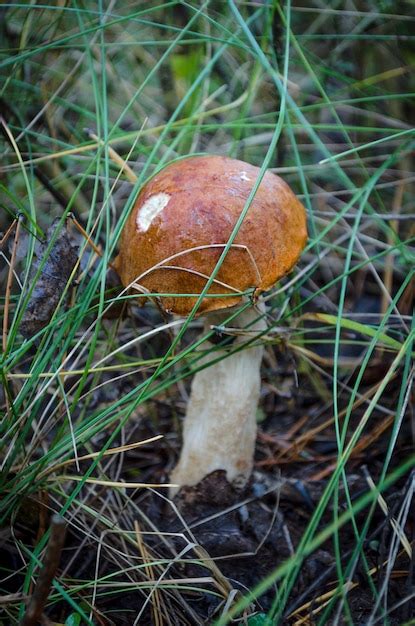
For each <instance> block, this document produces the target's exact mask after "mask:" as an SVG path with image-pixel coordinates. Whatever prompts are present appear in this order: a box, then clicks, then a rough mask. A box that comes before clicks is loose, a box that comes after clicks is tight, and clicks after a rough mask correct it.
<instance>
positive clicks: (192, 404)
mask: <svg viewBox="0 0 415 626" xmlns="http://www.w3.org/2000/svg"><path fill="white" fill-rule="evenodd" d="M264 311H265V305H264V304H263V303H260V304H259V305H257V306H256V307H255V308H254V307H250V308H249V309H247V310H246V311H244V312H243V313H241V314H240V315H239V316H238V317H237V318H236V319H235V320H234V321H232V324H231V325H232V327H239V328H247V333H246V334H244V333H241V335H239V336H237V337H236V339H235V341H234V342H233V343H232V345H231V349H234V348H235V347H236V346H237V344H243V343H246V341H247V338H248V337H249V335H248V333H252V331H262V330H265V328H266V323H265V319H264V318H262V319H257V318H258V317H260V315H261V312H264ZM229 315H230V309H227V310H226V311H221V312H215V313H209V314H208V315H206V317H205V324H206V327H207V328H209V327H210V325H212V324H216V325H218V324H220V323H221V322H222V321H223V320H224V319H226V318H227V317H229ZM203 347H205V348H209V347H211V344H210V343H209V342H208V341H206V343H205V344H204V346H203ZM262 354H263V347H262V346H261V345H258V346H255V347H252V348H247V349H246V350H241V351H239V352H237V353H236V354H232V355H231V356H229V350H228V351H227V350H222V349H221V350H214V351H213V352H211V353H210V354H209V355H207V356H206V357H204V358H203V360H201V363H208V362H209V361H212V360H214V359H217V358H219V357H223V358H222V359H221V360H220V361H218V362H217V363H214V364H213V365H211V366H210V367H207V368H205V369H203V370H200V371H199V372H197V373H196V374H195V377H194V379H193V382H192V388H191V394H190V399H189V404H188V407H187V412H186V417H185V421H184V428H183V447H182V452H181V456H180V460H179V462H178V464H177V466H176V467H175V469H174V470H173V472H172V474H171V477H170V482H171V483H175V484H177V485H178V487H173V488H172V492H171V495H174V494H175V493H176V492H177V491H178V490H179V488H180V487H182V486H184V485H189V486H191V485H196V484H197V483H199V482H200V481H201V480H202V479H203V478H204V477H205V476H207V475H208V474H210V473H211V472H213V471H215V470H225V471H226V475H227V479H228V481H229V482H230V483H232V484H233V485H234V486H235V487H237V488H242V487H243V486H244V485H245V484H246V482H247V481H248V479H249V476H250V474H251V472H252V467H253V459H254V449H255V439H256V430H257V426H256V412H257V407H258V400H259V394H260V388H261V378H260V367H261V360H262Z"/></svg>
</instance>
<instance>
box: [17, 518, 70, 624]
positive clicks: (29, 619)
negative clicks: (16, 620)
mask: <svg viewBox="0 0 415 626" xmlns="http://www.w3.org/2000/svg"><path fill="white" fill-rule="evenodd" d="M65 535H66V522H65V520H64V519H63V517H61V516H60V515H54V516H53V517H52V520H51V528H50V537H49V541H48V545H47V547H46V554H45V558H44V561H43V567H42V569H41V570H40V572H39V576H38V579H37V583H36V587H35V590H34V592H33V594H32V596H31V598H30V600H29V604H28V607H27V609H26V612H25V614H24V616H23V618H22V620H21V621H20V626H37V624H38V622H39V621H40V619H41V617H42V612H43V609H44V606H45V604H46V601H47V599H48V596H49V592H50V587H51V585H52V580H53V578H54V576H55V574H56V570H57V569H58V566H59V562H60V558H61V552H62V548H63V544H64V542H65Z"/></svg>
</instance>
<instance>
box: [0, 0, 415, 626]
mask: <svg viewBox="0 0 415 626" xmlns="http://www.w3.org/2000/svg"><path fill="white" fill-rule="evenodd" d="M407 8H408V6H407V4H406V3H398V4H396V3H388V2H384V3H382V4H381V5H378V4H377V3H369V4H368V5H367V10H354V9H351V8H350V7H349V5H348V6H347V8H346V7H345V5H344V4H343V3H335V5H333V6H332V7H325V8H324V10H322V9H321V8H320V7H319V5H317V4H313V5H312V6H305V7H292V6H291V5H290V3H287V4H286V5H284V6H283V5H281V4H279V3H240V4H236V3H234V2H232V1H231V0H230V1H229V2H228V3H216V2H206V3H197V4H193V3H186V2H175V1H173V2H166V3H160V4H158V3H155V2H150V3H144V4H143V5H140V4H139V5H137V4H136V3H131V4H128V3H127V4H122V5H121V4H120V3H116V2H110V3H109V4H108V5H106V6H104V5H103V4H102V3H97V4H95V5H93V6H92V5H85V6H84V5H79V3H66V4H63V5H59V6H58V5H57V6H46V5H44V4H37V3H31V4H25V3H6V4H3V6H2V9H1V10H2V13H3V16H4V18H5V19H4V20H3V35H2V50H1V62H0V68H1V72H2V76H3V81H2V87H1V90H0V98H1V102H2V109H3V114H2V115H3V118H2V130H3V138H4V143H3V160H2V174H3V182H2V191H3V200H2V206H3V208H4V211H3V213H2V215H1V228H2V230H3V231H4V232H6V231H7V232H8V233H9V234H8V239H7V242H6V241H5V242H4V244H3V247H2V262H3V264H2V268H1V270H0V271H1V277H2V283H3V284H4V289H3V293H2V299H1V304H2V312H3V329H2V330H3V336H2V343H3V351H2V362H1V379H2V385H3V397H2V407H3V410H4V415H3V419H2V423H1V445H2V448H1V468H2V474H1V481H2V486H1V488H2V500H1V502H0V521H1V525H2V526H1V528H2V535H3V534H4V537H5V551H4V554H5V559H4V561H2V563H3V564H2V565H1V566H0V577H1V581H2V582H1V583H0V589H1V592H0V593H1V594H2V595H3V596H5V597H6V599H5V601H4V602H2V604H1V611H2V612H3V615H4V616H3V620H6V621H7V620H9V622H16V621H18V620H19V619H21V617H22V616H23V614H24V611H25V606H26V601H27V598H28V597H29V596H31V594H32V591H33V589H32V585H33V581H34V580H36V578H37V574H38V572H39V568H40V565H41V562H42V558H43V555H44V550H45V546H46V545H47V541H48V535H49V531H48V526H49V519H50V514H51V512H58V513H60V514H61V515H62V516H64V517H65V519H66V521H67V524H68V535H67V542H66V548H65V549H64V553H63V554H64V557H63V559H62V563H61V567H60V569H59V571H58V572H57V575H56V577H55V579H54V582H53V587H52V590H51V593H50V594H49V599H48V604H47V606H45V607H44V610H45V612H46V613H47V614H48V615H52V616H53V618H54V619H56V620H61V621H65V620H67V623H80V621H81V620H83V622H82V623H86V624H93V623H111V621H110V620H112V622H113V623H116V624H119V623H120V624H121V623H126V624H133V623H140V621H142V620H146V621H147V623H149V622H150V620H152V621H153V623H154V624H163V623H173V624H185V623H186V624H193V623H194V624H197V623H202V621H203V620H206V619H208V618H207V617H206V615H203V610H205V609H203V610H202V608H200V607H199V609H198V604H197V602H196V601H195V598H196V599H201V598H202V599H205V598H206V597H209V598H211V605H212V606H213V605H214V606H215V611H214V612H212V614H211V615H210V617H209V619H210V621H211V622H212V623H213V622H215V623H217V624H225V623H228V622H229V621H230V619H231V617H232V616H236V615H238V616H241V615H243V613H244V612H245V621H246V622H247V623H251V624H253V623H255V622H254V617H253V612H255V610H256V609H257V608H258V606H259V605H256V604H255V601H257V600H258V599H259V602H261V600H260V598H261V596H262V594H263V593H264V592H265V590H267V589H273V590H274V592H273V593H274V599H273V601H272V602H271V604H270V608H269V610H268V609H267V610H266V611H264V612H263V615H262V617H261V618H260V617H258V616H257V617H256V618H255V619H257V620H259V619H262V620H263V623H267V620H268V623H295V624H301V623H305V621H306V620H307V619H310V620H313V621H314V622H315V623H320V624H326V623H329V622H333V623H337V622H341V621H342V620H343V619H344V620H347V621H350V622H353V621H356V622H357V621H359V619H364V620H365V621H366V623H369V624H375V623H379V621H381V622H382V623H391V624H392V623H396V622H398V621H400V622H404V621H405V620H409V619H410V617H411V614H412V613H411V611H413V604H411V602H412V603H413V598H411V595H410V593H411V592H410V589H411V587H410V585H411V572H412V569H413V556H412V550H413V546H412V538H411V536H410V535H409V525H408V524H407V521H408V519H409V515H410V510H411V508H410V507H411V498H412V495H413V466H414V459H413V456H412V457H411V447H412V445H413V441H412V437H413V428H412V431H411V420H412V421H413V407H412V405H411V385H412V381H413V354H414V346H413V343H414V323H413V301H414V267H415V265H414V235H415V233H414V228H413V218H414V215H413V204H412V198H413V176H412V160H411V156H412V152H413V147H414V135H413V122H414V119H413V118H414V113H413V107H412V100H413V95H414V94H413V91H414V87H413V84H412V78H411V75H410V67H411V64H412V62H413V59H412V56H411V55H412V52H411V44H412V39H413V35H411V26H412V24H413V18H412V17H411V15H410V14H409V11H408V10H407ZM205 152H209V153H218V154H226V155H229V156H233V157H236V158H241V159H244V160H247V161H249V162H251V163H253V164H256V165H258V166H263V168H266V167H269V168H272V170H273V171H275V172H277V173H279V174H280V175H282V176H283V177H285V178H286V180H287V181H288V182H289V184H290V185H291V186H292V187H293V188H294V189H296V191H297V192H298V194H299V195H300V196H301V198H302V200H303V202H304V204H305V206H306V207H307V210H308V215H309V232H310V239H309V243H308V246H307V249H306V251H305V254H304V255H303V258H302V261H301V264H300V265H299V267H298V268H297V270H295V272H294V273H293V274H292V275H291V276H290V277H288V278H287V279H286V280H285V281H284V282H283V283H282V284H280V285H278V286H277V287H276V288H275V289H274V290H273V291H272V292H271V293H270V294H268V295H267V303H268V306H269V328H268V331H267V333H266V335H264V337H263V338H262V340H263V341H264V342H265V343H266V345H267V351H268V357H267V362H266V365H265V370H264V377H265V379H266V384H265V385H264V400H263V418H264V420H263V421H262V422H261V430H262V431H263V433H264V439H263V440H261V436H260V438H259V439H260V441H259V445H258V455H257V457H258V458H257V460H258V467H262V468H266V469H267V472H268V474H269V476H270V477H273V478H275V477H276V476H277V470H278V468H281V471H282V473H283V476H284V477H288V478H295V479H296V480H300V481H302V483H303V484H305V485H307V486H308V487H309V488H310V489H313V488H316V489H317V495H316V497H315V499H314V500H313V502H314V506H313V508H312V510H310V511H307V512H306V513H305V512H304V511H298V517H296V518H290V517H289V515H288V517H287V511H285V509H284V506H283V505H281V510H280V512H281V515H286V518H285V522H284V523H285V527H286V529H287V530H288V532H294V535H295V537H296V541H295V542H294V543H293V545H292V556H291V557H290V558H289V559H287V560H285V561H284V562H282V563H278V564H275V569H274V570H273V571H271V572H270V573H269V576H268V577H267V578H266V579H264V580H262V581H260V582H259V583H258V585H257V587H255V588H254V589H251V590H246V592H242V593H241V592H240V591H238V592H236V587H234V585H233V583H232V582H230V578H232V577H226V576H224V575H223V572H222V570H221V562H220V560H219V561H217V562H215V560H212V559H211V558H210V555H208V554H205V553H204V552H203V550H202V548H201V547H200V546H198V545H197V540H196V539H195V537H194V535H193V533H192V529H191V528H189V527H188V526H186V525H184V526H183V529H182V532H178V533H177V532H174V533H172V535H174V537H173V538H172V536H170V535H169V533H166V532H165V531H162V530H161V529H160V528H159V527H158V525H157V524H156V523H155V522H154V521H152V520H151V519H149V518H148V516H147V515H146V510H147V509H146V508H145V506H144V503H145V498H146V495H145V494H146V493H148V491H149V490H150V489H152V487H148V486H147V487H143V485H150V484H151V485H160V484H163V483H165V482H166V476H167V474H168V470H169V469H170V468H171V467H172V465H173V464H174V455H175V454H176V452H177V449H178V436H177V435H172V431H174V430H175V432H176V433H178V432H179V416H180V414H181V413H182V409H183V405H184V401H185V397H186V384H187V380H188V379H189V376H190V375H191V373H192V372H194V371H196V370H197V368H198V361H199V359H200V357H201V351H200V349H199V345H200V341H197V340H195V337H196V334H195V333H194V328H195V326H197V324H198V322H197V319H195V320H193V321H173V320H169V321H168V322H166V321H165V320H163V319H161V318H160V317H159V315H158V314H157V312H155V311H154V310H152V309H151V308H150V307H147V308H144V309H142V310H141V309H138V308H137V307H136V305H135V300H136V299H135V300H133V302H131V296H129V295H128V294H125V293H123V294H121V295H120V294H119V292H117V291H116V290H114V289H113V288H111V286H110V283H109V277H108V267H109V264H110V262H111V259H112V258H113V255H114V252H115V250H116V247H117V241H118V238H119V235H120V232H121V229H122V227H123V224H124V223H125V220H126V218H127V215H128V213H129V211H130V209H131V207H132V205H133V203H134V198H135V197H136V194H137V191H138V189H139V188H140V186H141V185H142V184H143V182H144V181H145V180H146V179H147V178H148V177H149V176H150V175H151V174H153V173H154V172H155V171H157V170H158V169H160V168H162V167H163V166H164V165H165V164H167V163H168V162H170V161H171V160H173V159H176V158H179V157H182V156H184V155H187V154H193V153H205ZM71 213H73V214H74V215H75V217H76V219H77V221H78V222H79V223H80V224H82V226H83V228H84V230H85V232H86V233H87V238H85V237H82V236H79V235H78V234H77V231H76V230H75V229H74V227H73V226H72V225H70V224H69V223H68V226H66V223H67V218H68V216H69V215H70V214H71ZM56 217H58V218H60V221H59V225H58V228H57V231H56V236H59V232H60V231H61V230H62V229H65V228H68V229H69V231H70V233H71V235H72V237H73V240H74V241H75V243H76V245H77V246H78V258H79V260H80V265H79V267H78V268H74V272H73V275H72V276H71V279H70V280H69V281H68V282H67V285H66V287H65V288H64V290H63V291H62V293H61V297H60V300H59V305H58V306H57V307H56V309H55V310H54V312H53V315H52V317H51V319H50V321H49V322H48V323H47V324H46V326H44V327H43V328H41V329H40V330H38V332H36V334H35V335H34V336H33V337H31V338H30V339H26V340H25V339H24V338H23V336H22V334H21V322H22V318H23V315H24V312H25V309H26V307H27V303H28V301H29V298H30V297H31V294H32V293H33V290H34V288H35V284H36V280H34V279H33V264H34V261H35V253H36V244H37V242H38V241H39V239H41V238H42V236H43V235H44V233H45V232H46V231H47V229H48V227H49V226H50V224H51V223H52V221H53V219H54V218H56ZM9 227H12V228H11V230H10V232H9V231H8V228H9ZM13 227H14V230H13ZM52 244H53V241H51V242H50V247H51V246H52ZM94 250H98V251H99V254H97V253H96V252H95V251H94ZM45 263H46V261H43V265H42V262H41V263H40V265H39V269H38V272H39V273H40V272H42V268H43V267H44V264H45ZM114 302H116V303H117V304H119V303H125V305H128V306H129V311H130V314H129V316H128V317H124V318H122V317H118V318H116V319H108V315H107V313H108V311H109V310H111V306H114ZM174 333H176V334H175V336H174ZM293 362H294V366H293ZM278 363H281V364H282V365H280V366H278ZM283 366H285V367H286V369H287V370H288V372H289V374H286V373H284V371H283ZM284 377H285V384H286V383H287V379H288V387H289V390H290V391H289V394H288V395H290V394H291V398H290V399H288V400H284V398H280V399H279V400H278V403H277V402H276V398H275V389H276V388H278V384H279V382H281V380H284ZM276 379H277V381H276ZM295 380H298V381H299V383H298V385H299V386H298V388H297V389H296V387H295ZM295 389H296V390H295ZM282 395H284V394H282ZM279 406H282V407H283V408H282V411H281V413H282V415H281V419H280V420H277V419H276V418H275V417H273V416H274V415H275V413H276V411H278V407H279ZM305 418H306V419H305ZM172 424H173V425H174V428H172ZM412 426H413V425H412ZM287 431H288V432H289V433H291V435H290V436H289V437H288V438H286V439H285V440H284V436H286V435H285V433H286V432H287ZM159 435H163V438H161V439H157V437H158V436H159ZM265 435H267V437H268V438H267V439H265ZM155 438H156V439H155ZM281 438H282V439H281ZM282 440H283V443H284V445H281V441H282ZM146 441H147V443H145V442H146ZM141 444H143V445H141ZM158 493H159V495H158V496H155V497H156V498H165V497H166V496H164V495H163V493H164V492H163V491H162V490H160V491H159V492H158ZM169 506H170V505H169ZM172 506H173V505H172ZM176 514H177V516H179V512H177V513H176ZM296 525H298V526H299V528H301V532H299V533H297V532H296ZM154 537H157V541H155V540H154ZM319 550H324V551H325V553H327V554H329V555H330V564H331V565H330V567H329V568H327V572H328V577H327V576H326V577H324V576H321V577H320V579H319V578H318V577H317V579H316V580H313V581H310V582H309V583H307V581H306V576H305V573H306V572H307V567H309V563H310V559H311V557H313V555H314V556H315V555H316V554H319ZM184 561H186V563H187V564H189V563H197V564H199V565H200V566H201V567H202V572H203V573H202V574H201V575H200V576H194V577H190V576H188V575H187V574H183V571H184V570H182V569H180V568H181V565H182V564H183V562H184ZM198 571H199V570H198ZM396 581H399V582H398V585H397V583H396ZM359 603H360V605H361V604H362V603H363V605H364V607H365V608H364V612H363V617H361V616H360V614H359V610H360V609H359V608H358V606H360V605H359ZM203 606H205V605H203ZM411 606H412V609H411ZM198 611H199V612H198ZM251 613H252V616H251V617H249V615H251ZM70 620H72V622H71V621H70ZM76 620H78V621H76ZM142 623H144V621H142Z"/></svg>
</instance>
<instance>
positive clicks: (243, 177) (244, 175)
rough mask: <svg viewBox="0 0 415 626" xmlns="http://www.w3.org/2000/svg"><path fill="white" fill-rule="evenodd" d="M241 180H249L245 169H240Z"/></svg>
mask: <svg viewBox="0 0 415 626" xmlns="http://www.w3.org/2000/svg"><path fill="white" fill-rule="evenodd" d="M241 180H251V179H250V178H249V177H248V176H247V175H246V172H245V170H242V172H241Z"/></svg>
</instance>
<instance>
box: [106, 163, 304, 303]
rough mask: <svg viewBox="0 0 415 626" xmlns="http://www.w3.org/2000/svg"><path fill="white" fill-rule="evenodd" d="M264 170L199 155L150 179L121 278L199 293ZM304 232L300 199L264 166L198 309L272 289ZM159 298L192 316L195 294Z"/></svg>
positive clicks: (127, 238) (135, 214)
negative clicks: (234, 237) (218, 268)
mask: <svg viewBox="0 0 415 626" xmlns="http://www.w3.org/2000/svg"><path fill="white" fill-rule="evenodd" d="M259 171H260V170H259V168H257V167H254V166H253V165H249V164H248V163H244V162H243V161H238V160H236V159H229V158H227V157H222V156H200V157H190V158H187V159H183V160H181V161H177V162H175V163H172V164H170V165H168V166H167V167H165V168H164V169H163V170H161V171H160V172H159V173H158V174H156V176H154V177H153V178H151V180H149V181H148V182H147V183H146V184H145V185H144V187H143V188H142V190H141V192H140V194H139V196H138V198H137V200H136V203H135V205H134V208H133V210H132V211H131V214H130V215H129V217H128V220H127V222H126V224H125V227H124V229H123V232H122V235H121V241H120V252H119V255H118V257H117V258H116V260H115V266H116V268H117V271H118V273H119V274H120V277H121V280H122V282H123V284H124V285H125V286H127V285H130V284H132V283H134V282H136V283H138V284H139V285H141V286H142V287H144V289H145V290H148V291H149V292H151V293H165V294H196V295H197V294H199V293H201V291H202V290H203V288H204V286H205V284H206V281H207V279H208V278H209V276H210V275H211V273H212V271H213V269H214V268H215V265H216V263H217V261H218V260H219V257H220V255H221V253H222V252H223V249H224V247H225V245H226V243H227V241H228V239H229V237H230V235H231V233H232V230H233V228H234V226H235V224H236V222H237V220H238V218H239V216H240V214H241V212H242V211H243V209H244V206H245V204H246V201H247V199H248V196H249V194H250V192H251V190H252V187H253V186H254V184H255V182H256V180H257V178H258V174H259ZM306 239H307V230H306V214H305V209H304V207H303V205H302V204H301V202H300V201H299V200H298V199H297V197H296V196H295V194H294V193H293V192H292V191H291V189H290V187H289V186H288V185H287V184H286V183H285V182H284V181H283V180H282V179H281V178H280V177H279V176H276V175H275V174H272V173H270V172H267V173H266V174H265V176H264V178H263V179H262V181H261V184H260V186H259V188H258V190H257V193H256V195H255V197H254V199H253V201H252V203H251V205H250V207H249V209H248V212H247V214H246V216H245V219H244V220H243V222H242V225H241V227H240V229H239V231H238V234H237V236H236V239H235V241H234V244H233V245H232V247H231V249H230V250H229V252H228V254H227V256H226V258H225V260H224V262H223V264H222V266H221V268H220V270H219V272H218V274H217V275H216V278H215V282H214V283H213V284H212V285H211V287H210V289H209V291H208V294H209V296H210V297H205V298H204V299H203V301H202V303H201V305H200V308H199V311H198V313H199V314H201V313H206V312H209V311H215V310H218V309H223V308H226V307H230V306H234V305H236V304H238V303H239V302H240V301H241V298H242V296H241V295H240V292H244V291H246V290H248V289H250V288H255V289H256V290H257V293H259V292H261V291H265V290H267V289H269V288H270V287H271V286H272V285H274V284H275V283H276V281H277V280H278V279H279V278H281V277H282V276H284V275H285V274H286V273H287V272H289V271H290V269H291V268H292V267H293V266H294V265H295V263H296V261H297V259H298V257H299V256H300V253H301V251H302V249H303V248H304V246H305V242H306ZM195 248H198V249H197V250H195ZM215 294H216V295H217V294H222V297H215ZM223 294H227V297H223ZM212 295H213V297H212ZM160 302H161V304H162V306H163V307H164V309H165V310H166V311H169V312H172V313H176V314H178V315H188V314H189V313H190V311H191V310H192V308H193V306H194V304H195V302H196V296H195V297H180V295H177V296H175V295H171V296H169V295H168V296H163V297H162V298H160Z"/></svg>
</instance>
